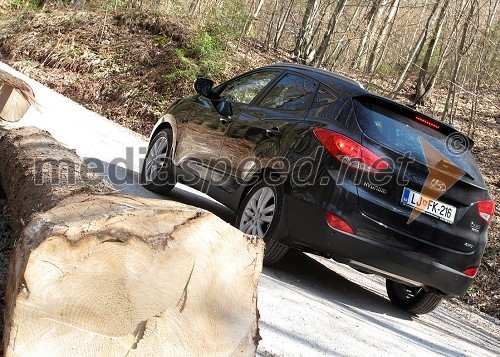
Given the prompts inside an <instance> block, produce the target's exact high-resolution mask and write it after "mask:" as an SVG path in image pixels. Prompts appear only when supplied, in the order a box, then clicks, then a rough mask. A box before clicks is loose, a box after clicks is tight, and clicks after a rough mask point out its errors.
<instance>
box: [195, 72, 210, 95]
mask: <svg viewBox="0 0 500 357" xmlns="http://www.w3.org/2000/svg"><path fill="white" fill-rule="evenodd" d="M213 86H214V82H213V81H212V80H211V79H208V78H203V77H198V78H196V81H195V82H194V89H195V90H196V93H198V94H200V95H202V96H204V97H207V98H210V96H211V95H212V87H213Z"/></svg>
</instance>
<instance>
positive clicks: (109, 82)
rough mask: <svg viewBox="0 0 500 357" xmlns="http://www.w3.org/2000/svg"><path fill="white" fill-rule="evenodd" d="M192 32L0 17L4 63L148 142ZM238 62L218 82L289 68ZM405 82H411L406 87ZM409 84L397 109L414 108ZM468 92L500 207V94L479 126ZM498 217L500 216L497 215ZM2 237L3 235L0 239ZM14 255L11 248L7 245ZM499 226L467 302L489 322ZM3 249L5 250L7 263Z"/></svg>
mask: <svg viewBox="0 0 500 357" xmlns="http://www.w3.org/2000/svg"><path fill="white" fill-rule="evenodd" d="M194 31H195V30H194V28H193V27H192V25H190V24H187V23H184V22H182V21H174V20H172V19H171V18H167V17H162V16H159V15H157V14H149V13H143V12H129V11H121V12H106V13H104V12H87V11H75V12H71V13H68V12H65V11H59V10H50V11H45V12H19V13H15V14H12V13H9V14H7V13H4V14H3V15H2V16H1V17H0V60H1V61H4V62H6V63H8V64H9V65H11V66H13V67H14V68H16V69H18V70H20V71H21V72H23V73H24V74H26V75H28V76H30V77H32V78H34V79H36V80H37V81H40V82H41V83H43V84H45V85H47V86H49V87H51V88H52V89H54V90H56V91H57V92H59V93H62V94H64V95H65V96H68V97H70V98H71V99H73V100H75V101H76V102H78V103H80V104H82V105H84V106H86V107H88V108H89V109H91V110H94V111H96V112H98V113H100V114H102V115H104V116H106V117H108V118H110V119H112V120H114V121H116V122H118V123H120V124H122V125H124V126H126V127H128V128H131V129H132V130H135V131H137V132H139V133H142V134H145V135H147V134H148V133H149V131H150V129H151V128H152V126H153V124H154V123H155V122H156V120H157V118H158V117H159V116H160V115H161V114H162V112H163V111H164V110H165V108H166V107H167V106H168V104H169V103H170V102H172V101H173V100H174V99H175V98H178V97H182V96H184V95H186V94H188V93H192V89H191V88H192V80H193V78H191V77H189V76H188V77H186V78H176V77H175V73H176V71H178V70H179V69H181V68H184V67H183V66H184V64H183V62H182V59H181V58H180V57H179V56H178V54H177V52H176V50H177V49H179V48H184V47H186V46H187V44H188V43H189V42H190V39H191V38H192V36H193V33H194ZM231 51H232V54H231V56H230V58H231V61H228V60H224V63H221V66H223V68H224V69H223V70H222V71H221V72H220V74H219V75H218V76H217V77H216V78H214V79H215V81H216V82H220V81H222V80H224V79H227V78H231V77H232V76H233V75H234V74H236V73H240V72H242V71H244V70H248V69H250V68H255V67H258V66H261V65H265V64H270V63H275V62H280V61H286V60H289V55H288V54H286V53H280V52H262V51H260V50H259V45H258V44H255V43H243V45H242V46H240V48H239V49H236V48H233V49H232V50H231ZM344 74H347V75H350V76H352V77H354V78H357V79H358V80H360V81H361V82H362V83H363V84H365V85H366V86H367V87H369V88H370V89H372V90H374V91H378V92H380V93H382V94H387V93H388V92H389V89H390V88H391V84H392V83H393V80H394V79H393V78H390V77H388V76H385V77H380V78H372V79H370V78H366V77H364V76H363V74H362V73H354V72H353V73H344ZM408 83H411V81H409V82H408ZM412 89H413V88H412V87H411V84H408V85H407V86H406V87H405V88H404V90H403V92H402V95H401V96H400V97H399V100H401V101H406V102H408V101H409V99H408V97H409V93H410V92H411V91H412ZM445 95H446V89H445V88H440V87H438V88H436V90H435V93H434V94H433V96H431V98H430V100H429V101H428V103H426V106H425V107H421V108H419V109H421V110H422V111H424V112H426V113H427V114H430V115H434V116H436V117H439V113H440V110H442V104H441V103H442V102H443V101H442V99H443V97H444V96H445ZM467 95H468V94H467V93H462V94H461V98H460V99H461V102H463V103H464V104H463V105H459V107H458V109H457V114H456V116H455V121H454V123H453V124H454V125H456V126H457V127H458V128H459V129H461V130H464V131H466V132H467V131H469V129H471V130H470V134H471V135H472V136H473V138H474V140H475V142H476V146H475V148H474V150H473V152H474V154H475V157H476V159H477V161H478V163H479V165H480V167H481V170H482V172H483V175H484V176H485V179H486V181H487V183H488V186H489V189H490V193H491V195H492V196H493V197H494V199H498V197H500V130H499V127H500V110H499V108H500V103H499V100H498V90H496V91H491V90H487V89H484V93H482V100H481V103H480V106H479V112H478V117H477V120H476V122H475V123H473V125H471V123H469V121H468V117H469V109H468V107H467V104H466V103H467ZM2 202H3V201H0V236H1V241H0V244H1V246H2V247H3V246H4V244H3V242H4V240H5V241H8V239H10V238H7V237H9V236H8V234H9V233H8V223H6V222H7V220H6V216H5V215H3V216H2V212H4V213H5V209H4V205H2V204H1V203H2ZM497 217H498V210H497ZM2 232H4V233H2ZM7 246H8V244H7ZM499 247H500V227H499V224H498V218H495V220H494V221H493V223H492V225H491V228H490V234H489V244H488V247H487V250H486V253H485V257H484V260H483V264H482V266H481V269H480V271H479V274H478V277H477V278H476V280H475V283H474V286H473V287H472V288H471V289H470V290H469V292H468V293H467V294H466V295H465V296H463V297H462V298H461V299H462V301H464V302H466V303H467V304H469V305H472V306H474V307H475V308H477V309H479V310H481V311H483V312H486V313H488V314H490V315H492V316H496V317H499V316H500V308H499V307H500V283H499V280H498V276H499V270H500V257H499V255H498V250H499ZM4 251H5V248H2V254H3V253H4Z"/></svg>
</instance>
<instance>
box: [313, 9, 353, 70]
mask: <svg viewBox="0 0 500 357" xmlns="http://www.w3.org/2000/svg"><path fill="white" fill-rule="evenodd" d="M345 3H346V0H339V1H338V2H337V6H336V7H335V10H333V12H332V16H331V17H330V20H329V21H328V25H327V28H326V31H325V33H324V34H323V40H322V41H321V43H320V45H319V47H318V52H317V54H316V58H315V60H314V64H315V66H316V67H321V66H322V65H323V61H324V60H325V56H326V51H327V49H328V46H329V45H330V41H331V39H332V35H333V33H334V32H335V28H336V27H337V22H338V19H339V17H340V16H341V15H342V12H343V11H344V7H345Z"/></svg>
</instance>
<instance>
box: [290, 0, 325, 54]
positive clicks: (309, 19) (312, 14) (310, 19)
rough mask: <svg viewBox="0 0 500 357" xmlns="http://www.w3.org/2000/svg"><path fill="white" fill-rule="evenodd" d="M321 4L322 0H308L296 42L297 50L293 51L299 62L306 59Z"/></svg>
mask: <svg viewBox="0 0 500 357" xmlns="http://www.w3.org/2000/svg"><path fill="white" fill-rule="evenodd" d="M319 4H320V0H307V4H306V10H305V12H304V16H303V17H302V24H301V26H300V29H299V33H298V34H297V38H296V40H295V49H294V50H293V54H294V56H295V58H296V59H297V60H301V59H303V57H304V53H305V47H306V44H307V42H308V38H309V37H310V33H311V31H312V28H313V25H314V19H315V18H316V15H317V14H318V10H319Z"/></svg>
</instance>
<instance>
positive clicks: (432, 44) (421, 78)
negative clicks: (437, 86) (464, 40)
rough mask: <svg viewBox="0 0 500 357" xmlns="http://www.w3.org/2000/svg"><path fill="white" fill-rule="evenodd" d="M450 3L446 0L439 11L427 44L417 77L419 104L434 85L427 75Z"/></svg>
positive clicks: (416, 98)
mask: <svg viewBox="0 0 500 357" xmlns="http://www.w3.org/2000/svg"><path fill="white" fill-rule="evenodd" d="M449 4H450V0H445V1H444V3H443V6H442V7H441V11H440V12H439V16H438V18H437V20H436V27H435V29H434V31H433V33H432V37H431V39H430V41H429V44H428V46H427V51H426V52H425V56H424V59H423V61H422V65H421V66H420V72H419V75H418V79H417V87H416V90H415V101H416V103H417V104H422V103H423V102H424V101H425V97H426V96H427V95H429V92H430V90H431V88H432V85H429V83H433V81H432V80H431V81H429V83H427V75H428V73H429V67H430V63H431V59H432V55H433V54H434V50H435V49H436V46H437V43H438V40H439V37H440V36H441V30H442V29H443V24H444V19H445V17H446V12H447V10H448V5H449Z"/></svg>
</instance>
